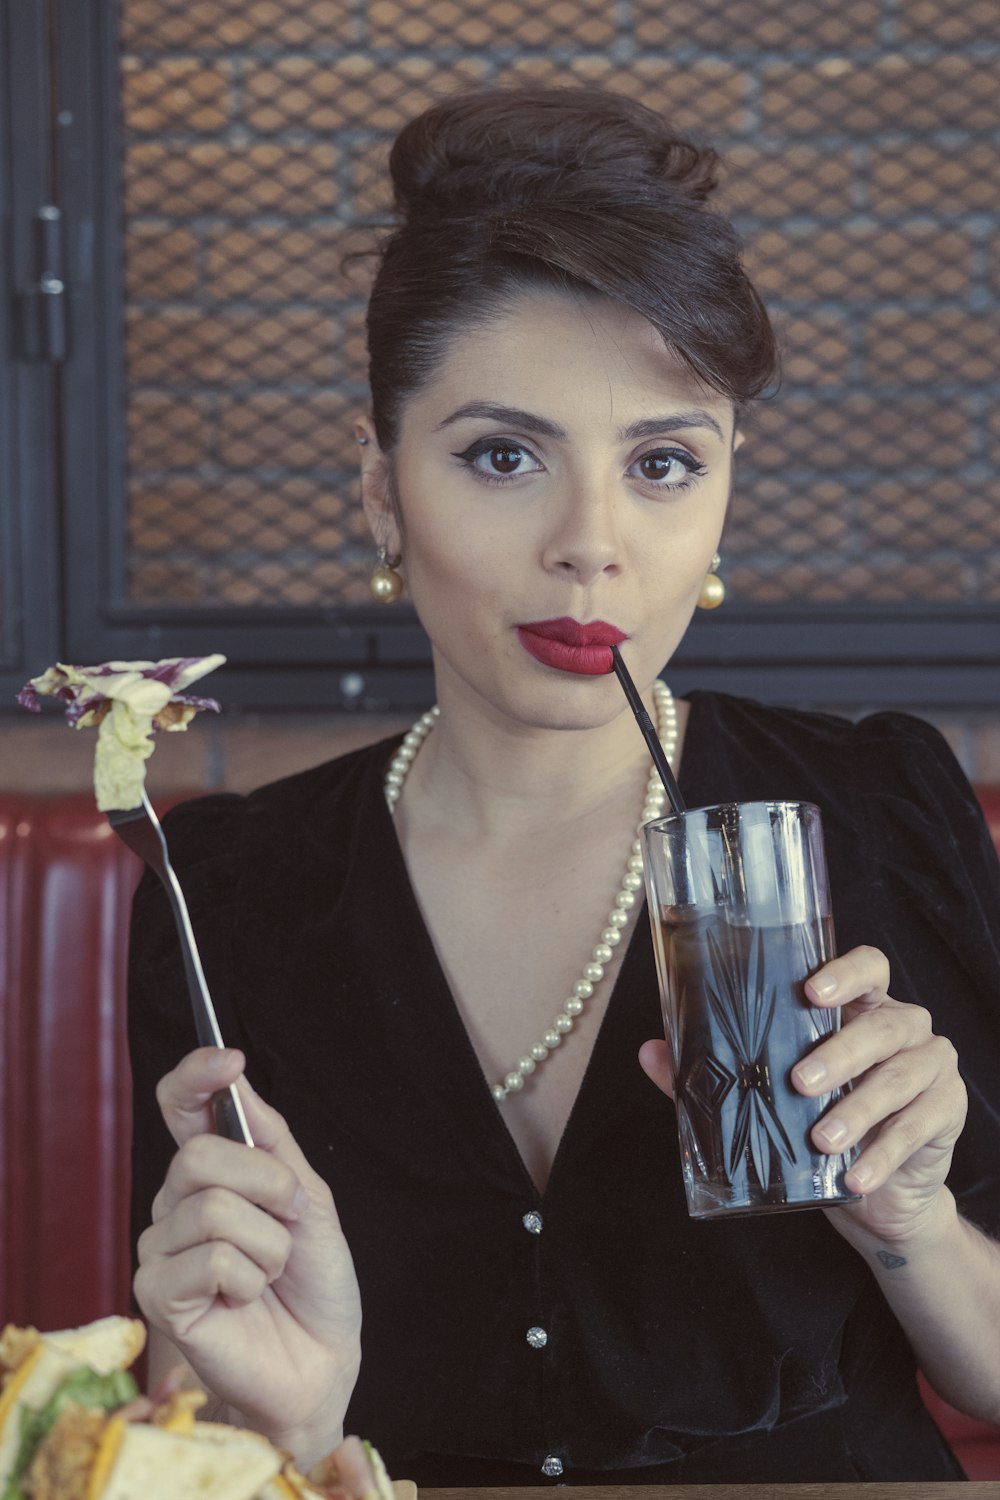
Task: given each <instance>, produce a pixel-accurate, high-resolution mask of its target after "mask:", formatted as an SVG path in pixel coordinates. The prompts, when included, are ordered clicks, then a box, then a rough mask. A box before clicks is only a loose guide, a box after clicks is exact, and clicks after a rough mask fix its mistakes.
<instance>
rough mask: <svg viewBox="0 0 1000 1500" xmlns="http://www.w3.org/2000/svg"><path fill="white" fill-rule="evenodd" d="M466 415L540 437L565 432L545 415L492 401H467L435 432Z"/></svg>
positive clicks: (559, 434)
mask: <svg viewBox="0 0 1000 1500" xmlns="http://www.w3.org/2000/svg"><path fill="white" fill-rule="evenodd" d="M466 417H482V418H484V419H485V420H486V421H488V422H500V423H502V424H503V425H504V426H506V427H518V428H520V430H521V431H522V432H537V433H538V434H539V435H540V436H541V437H550V438H564V437H565V436H566V433H565V432H564V431H563V429H562V428H561V427H560V426H558V425H557V423H555V422H550V421H549V420H548V418H547V417H536V416H534V415H533V414H532V413H531V412H530V411H522V410H521V408H520V407H519V406H498V405H496V403H495V402H493V401H467V402H466V404H465V405H464V406H460V407H459V408H458V410H457V411H453V412H452V414H451V416H450V417H445V419H444V421H443V422H439V423H438V425H437V426H436V427H435V429H434V431H435V432H440V431H441V429H442V428H443V427H450V426H451V424H452V422H461V421H462V420H463V419H464V418H466Z"/></svg>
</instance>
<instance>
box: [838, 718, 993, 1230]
mask: <svg viewBox="0 0 1000 1500" xmlns="http://www.w3.org/2000/svg"><path fill="white" fill-rule="evenodd" d="M858 733H859V737H860V739H861V743H862V747H863V752H864V753H863V754H862V755H861V757H860V758H859V761H858V762H857V764H858V765H859V768H860V777H859V785H858V794H859V809H860V811H861V813H862V817H863V826H864V828H865V832H866V836H867V841H868V858H869V869H870V871H871V874H872V877H873V878H874V882H875V891H874V897H875V902H876V904H877V908H878V911H879V916H880V926H881V928H882V930H883V933H884V934H885V936H886V943H885V945H884V946H886V948H887V950H889V959H890V963H891V966H892V993H893V995H894V996H895V997H896V998H897V999H899V1000H909V1001H913V1002H914V1003H917V1004H920V1005H924V1006H926V1008H927V1009H928V1010H929V1011H930V1012H931V1014H932V1016H933V1018H934V1029H935V1031H937V1032H938V1033H939V1034H940V1035H942V1036H947V1037H948V1038H949V1040H950V1041H951V1042H952V1043H953V1044H954V1046H955V1048H956V1049H957V1052H958V1059H959V1068H960V1071H961V1073H962V1077H963V1079H964V1080H965V1084H966V1087H967V1089H968V1093H969V1113H968V1118H967V1120H966V1125H965V1129H964V1130H963V1132H962V1135H961V1137H960V1139H959V1141H958V1144H957V1146H956V1150H955V1157H954V1162H953V1166H952V1172H951V1175H950V1176H949V1179H948V1181H949V1186H950V1187H951V1188H952V1190H953V1192H954V1193H955V1196H956V1198H957V1200H958V1203H959V1207H960V1209H961V1211H962V1213H963V1214H964V1215H965V1217H966V1218H968V1219H969V1220H970V1221H971V1222H973V1223H975V1224H978V1225H979V1226H980V1227H981V1228H982V1229H984V1230H986V1231H987V1232H988V1233H990V1234H992V1235H993V1236H995V1237H998V1238H1000V862H998V859H997V853H996V849H995V847H994V845H993V840H992V838H991V835H990V832H989V829H988V827H987V825H986V820H985V817H984V816H983V812H982V809H981V807H980V805H979V802H978V800H977V798H976V794H975V792H974V790H973V788H972V787H971V786H970V784H969V782H968V781H967V779H966V777H965V776H964V774H963V772H962V770H961V768H960V766H959V765H958V762H957V761H956V759H955V757H954V756H953V754H952V752H951V750H950V748H949V747H948V744H947V742H946V741H945V739H944V738H943V736H942V735H941V734H939V733H938V731H937V730H936V729H934V728H932V726H930V725H929V724H926V723H924V722H923V721H922V720H919V719H915V718H911V717H909V716H908V715H905V714H895V713H886V714H877V715H874V716H872V717H871V718H869V719H866V720H864V721H862V723H861V724H860V725H859V726H858Z"/></svg>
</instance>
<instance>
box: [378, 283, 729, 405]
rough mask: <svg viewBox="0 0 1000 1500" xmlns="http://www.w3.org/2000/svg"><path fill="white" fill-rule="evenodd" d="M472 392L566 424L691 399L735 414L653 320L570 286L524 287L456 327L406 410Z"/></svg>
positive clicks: (458, 401) (471, 396) (451, 401)
mask: <svg viewBox="0 0 1000 1500" xmlns="http://www.w3.org/2000/svg"><path fill="white" fill-rule="evenodd" d="M474 400H492V401H496V402H497V403H502V404H504V405H508V406H517V407H521V408H523V409H525V410H529V411H533V412H536V413H538V414H539V415H543V416H549V417H553V418H556V419H558V420H559V421H560V422H561V423H563V424H564V425H567V426H568V427H570V428H573V427H579V426H580V425H581V424H583V423H587V424H592V423H594V422H601V421H604V420H607V421H608V423H609V424H611V425H615V426H618V425H621V424H622V423H623V422H628V421H630V420H634V419H635V418H636V417H640V416H647V415H654V414H665V413H668V412H670V411H671V410H677V409H686V408H689V407H692V406H697V407H700V408H702V409H703V410H706V411H709V412H711V413H712V414H713V415H714V416H715V417H716V419H717V421H718V422H719V425H720V426H721V427H722V429H723V431H724V432H728V431H730V430H731V426H732V421H733V405H732V402H731V401H729V400H728V399H727V398H726V397H724V396H721V395H720V394H719V393H718V392H717V391H713V390H711V389H710V388H709V387H707V386H706V385H705V384H704V383H703V382H702V381H700V380H698V378H697V377H696V376H695V374H694V372H693V371H692V370H691V369H690V368H689V367H688V366H687V365H686V364H685V363H684V361H683V360H682V359H681V357H680V355H679V354H677V353H676V351H674V350H673V349H671V348H670V347H669V346H668V345H667V344H665V343H664V340H663V338H662V336H661V334H660V333H659V332H658V331H657V329H656V328H654V326H653V325H652V323H650V322H648V321H647V320H646V319H645V318H643V317H641V316H640V315H639V314H638V313H636V312H634V311H633V310H632V309H631V308H629V307H626V306H625V305H624V304H622V303H620V302H615V301H612V300H611V299H608V298H604V297H598V296H588V295H576V294H573V293H570V292H565V293H564V292H556V291H552V292H546V291H537V292H526V293H524V294H522V295H520V296H518V297H516V298H514V299H512V300H511V301H510V302H509V303H507V304H506V305H505V306H504V307H503V308H502V309H501V310H499V311H497V312H496V313H495V314H493V315H492V316H490V317H489V318H486V319H483V320H477V321H475V322H472V323H471V324H470V326H469V327H468V328H466V329H464V330H460V331H458V332H457V333H456V334H454V335H453V337H452V338H451V340H450V341H449V344H448V346H447V349H446V352H445V354H444V357H443V358H442V360H441V362H440V363H439V365H438V366H437V368H436V370H435V372H434V375H433V376H432V378H431V379H430V380H429V381H428V382H427V384H426V385H425V386H424V387H423V388H422V389H421V390H420V391H419V392H418V393H417V394H415V395H414V396H413V397H412V398H411V400H410V402H409V403H408V412H409V413H412V415H413V417H414V418H415V419H417V420H418V421H419V420H420V419H421V418H424V419H427V420H430V421H440V420H443V418H444V417H445V416H447V414H448V413H449V412H450V411H452V410H454V409H456V408H457V407H459V406H460V405H463V404H465V403H467V402H469V401H474ZM405 425H406V419H405V417H404V426H405Z"/></svg>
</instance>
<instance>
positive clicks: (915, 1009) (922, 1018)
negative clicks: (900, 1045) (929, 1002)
mask: <svg viewBox="0 0 1000 1500" xmlns="http://www.w3.org/2000/svg"><path fill="white" fill-rule="evenodd" d="M907 1010H908V1013H909V1015H908V1018H909V1021H910V1024H911V1025H912V1026H913V1028H914V1030H915V1031H916V1032H917V1034H918V1035H919V1036H920V1038H921V1039H922V1040H923V1041H927V1040H928V1038H930V1037H933V1035H934V1017H933V1016H932V1015H931V1013H930V1011H929V1010H928V1009H927V1007H926V1006H924V1005H910V1006H908V1007H907Z"/></svg>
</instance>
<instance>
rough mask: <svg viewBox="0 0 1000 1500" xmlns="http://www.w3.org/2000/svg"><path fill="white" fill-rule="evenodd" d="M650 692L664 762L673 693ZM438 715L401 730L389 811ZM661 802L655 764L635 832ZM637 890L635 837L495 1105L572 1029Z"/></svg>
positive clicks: (670, 753)
mask: <svg viewBox="0 0 1000 1500" xmlns="http://www.w3.org/2000/svg"><path fill="white" fill-rule="evenodd" d="M653 697H654V699H655V702H656V721H657V733H658V735H659V737H660V742H661V744H662V745H663V751H664V754H665V755H666V757H667V760H668V761H669V760H672V759H673V757H674V753H675V751H676V749H677V705H676V703H675V702H674V695H673V693H671V691H670V689H669V688H668V687H667V685H666V683H665V682H660V681H659V680H657V681H656V682H655V683H654V684H653ZM440 714H441V710H440V709H439V708H438V706H437V704H435V705H434V707H433V708H429V709H428V710H427V712H426V713H425V714H423V715H422V716H421V717H420V718H419V719H418V720H417V722H416V723H415V724H414V726H413V728H412V729H411V730H410V731H409V733H408V734H406V735H404V737H403V743H402V744H401V745H400V747H399V749H398V750H397V751H396V754H395V755H394V756H393V758H392V761H391V763H390V765H389V769H388V771H387V772H386V778H385V800H386V802H387V803H388V805H389V811H390V813H394V812H395V810H396V803H397V802H398V801H399V796H400V793H401V792H402V790H403V784H404V782H405V781H406V778H407V776H408V775H409V772H410V767H411V766H412V764H413V761H414V757H415V756H416V754H417V751H418V750H419V749H420V747H421V745H422V744H423V742H424V740H425V739H426V738H427V736H428V735H429V734H430V732H431V730H432V729H433V728H434V725H435V724H436V723H437V721H438V718H439V717H440ZM665 802H666V793H665V792H664V790H663V783H662V782H661V780H660V778H659V775H658V774H657V771H656V767H655V766H654V767H652V768H651V769H650V773H649V778H648V780H647V782H646V800H645V802H644V803H643V807H642V817H641V818H640V819H639V826H638V828H637V829H636V834H637V835H638V833H639V830H640V829H641V828H642V826H643V824H644V823H648V822H650V821H651V820H652V819H653V818H659V817H662V816H663V808H664V804H665ZM640 890H642V845H641V844H640V842H639V839H638V837H636V838H635V839H634V840H633V843H632V847H631V849H630V850H629V857H628V861H627V863H626V866H625V874H624V875H623V877H622V882H621V886H620V888H619V890H618V894H617V895H616V896H615V901H614V905H613V906H612V908H611V910H610V911H609V912H608V915H607V919H606V923H605V927H604V931H603V932H602V933H601V941H600V942H599V943H596V944H595V945H594V948H593V951H592V952H591V955H590V962H589V963H587V964H584V966H583V972H582V974H581V975H580V978H579V979H578V980H577V981H576V983H575V984H574V985H573V988H572V989H571V991H570V993H569V995H568V997H567V998H566V999H565V1000H564V1001H563V1005H562V1009H561V1010H560V1012H559V1014H558V1015H557V1016H556V1017H555V1019H554V1021H553V1022H552V1025H551V1027H550V1028H549V1030H548V1031H546V1032H545V1033H544V1034H543V1036H542V1038H541V1041H538V1042H536V1043H535V1045H534V1046H533V1047H529V1049H528V1051H527V1052H526V1053H525V1054H524V1056H523V1057H521V1058H518V1061H517V1066H516V1067H514V1068H512V1069H511V1071H510V1072H509V1073H507V1074H506V1075H505V1077H504V1080H503V1082H502V1083H495V1084H494V1085H493V1097H494V1099H495V1100H496V1101H497V1103H498V1104H499V1103H500V1102H501V1100H503V1099H506V1097H507V1095H508V1094H516V1093H518V1091H519V1090H520V1089H523V1088H524V1082H525V1079H526V1078H529V1077H530V1076H531V1074H532V1073H534V1072H535V1071H536V1069H537V1068H538V1067H539V1066H540V1065H541V1064H542V1063H543V1062H545V1061H546V1059H547V1058H548V1057H549V1056H550V1055H551V1053H553V1052H554V1051H555V1049H556V1048H557V1047H558V1046H559V1044H560V1042H561V1041H562V1039H563V1037H564V1036H566V1035H568V1033H569V1032H571V1031H572V1030H573V1023H574V1022H575V1020H576V1018H577V1016H579V1015H581V1014H582V1012H583V1008H584V1005H585V1003H586V1002H587V1001H588V1000H589V999H590V997H591V996H592V995H593V993H594V990H595V988H596V986H597V985H598V984H600V982H601V980H602V979H603V978H604V969H605V965H606V964H608V963H610V962H611V957H612V950H613V949H614V948H615V947H617V945H618V944H619V943H620V942H621V936H622V929H623V928H624V927H627V926H628V922H629V913H630V912H631V911H632V908H633V907H634V906H635V903H636V899H637V895H636V893H637V892H638V891H640Z"/></svg>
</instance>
